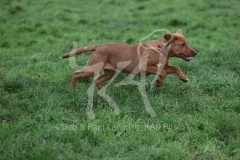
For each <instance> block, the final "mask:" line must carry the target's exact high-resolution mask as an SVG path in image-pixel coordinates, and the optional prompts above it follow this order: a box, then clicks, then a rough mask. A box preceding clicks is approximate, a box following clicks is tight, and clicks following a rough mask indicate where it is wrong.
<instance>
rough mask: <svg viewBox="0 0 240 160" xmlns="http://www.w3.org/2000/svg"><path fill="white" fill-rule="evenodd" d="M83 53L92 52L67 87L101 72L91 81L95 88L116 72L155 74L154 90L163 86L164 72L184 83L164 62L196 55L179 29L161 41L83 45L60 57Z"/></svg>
mask: <svg viewBox="0 0 240 160" xmlns="http://www.w3.org/2000/svg"><path fill="white" fill-rule="evenodd" d="M86 51H95V52H94V53H93V54H91V55H90V57H89V59H88V62H87V64H86V66H85V68H84V69H82V70H79V71H76V72H75V73H74V75H73V78H72V84H71V85H72V87H73V88H76V83H77V81H78V79H80V78H87V77H93V76H94V75H96V74H98V73H99V72H100V71H101V70H103V74H102V75H100V76H99V77H98V78H97V79H96V80H94V83H95V84H96V86H97V87H98V88H102V87H103V85H102V84H103V82H105V81H107V80H110V79H111V78H112V77H113V76H114V73H115V72H116V71H117V72H124V73H131V74H135V75H140V76H145V75H149V74H156V75H158V76H159V79H158V80H157V81H156V86H157V87H159V86H161V85H162V84H163V81H164V78H165V77H166V74H168V73H175V74H177V76H178V77H179V78H180V79H181V80H182V81H183V82H187V81H188V78H187V77H186V76H185V75H184V74H183V72H182V71H181V69H180V68H179V67H177V66H171V65H169V64H168V60H169V58H170V57H178V58H182V59H183V60H185V61H190V60H191V58H190V57H194V56H195V55H196V54H197V52H196V51H195V50H193V49H192V48H191V47H190V46H189V44H188V41H187V40H186V38H185V37H184V36H183V34H182V30H181V29H180V30H178V31H177V32H176V33H175V34H165V35H164V37H163V38H159V39H157V40H152V41H148V42H142V43H139V44H136V45H127V44H118V43H109V44H100V45H93V46H85V47H81V48H78V49H76V50H74V51H72V52H69V53H67V54H65V55H64V56H63V57H62V58H68V57H72V56H75V55H77V54H80V53H82V52H86Z"/></svg>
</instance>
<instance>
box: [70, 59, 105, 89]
mask: <svg viewBox="0 0 240 160" xmlns="http://www.w3.org/2000/svg"><path fill="white" fill-rule="evenodd" d="M103 64H104V63H103V62H101V61H100V62H99V60H98V59H97V58H95V57H94V54H93V55H91V56H90V57H89V59H88V62H87V65H86V67H85V68H84V69H82V70H80V71H76V72H75V73H74V75H73V77H72V83H71V86H72V88H76V83H77V81H78V80H79V79H80V78H88V77H93V76H95V75H97V74H98V73H99V72H100V71H101V70H102V68H103Z"/></svg>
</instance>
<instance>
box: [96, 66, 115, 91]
mask: <svg viewBox="0 0 240 160" xmlns="http://www.w3.org/2000/svg"><path fill="white" fill-rule="evenodd" d="M114 73H115V71H112V70H107V69H104V70H103V74H102V75H100V76H99V77H98V78H97V79H95V80H94V83H95V85H96V86H97V87H98V88H99V89H101V88H102V87H103V85H102V84H103V83H104V82H105V81H108V80H110V79H112V77H113V75H114Z"/></svg>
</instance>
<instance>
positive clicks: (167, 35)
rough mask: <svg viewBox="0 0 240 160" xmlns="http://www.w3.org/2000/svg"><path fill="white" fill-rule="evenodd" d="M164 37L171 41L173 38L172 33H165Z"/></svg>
mask: <svg viewBox="0 0 240 160" xmlns="http://www.w3.org/2000/svg"><path fill="white" fill-rule="evenodd" d="M164 38H165V39H166V40H167V41H169V40H170V39H171V38H172V35H171V34H169V33H166V34H164Z"/></svg>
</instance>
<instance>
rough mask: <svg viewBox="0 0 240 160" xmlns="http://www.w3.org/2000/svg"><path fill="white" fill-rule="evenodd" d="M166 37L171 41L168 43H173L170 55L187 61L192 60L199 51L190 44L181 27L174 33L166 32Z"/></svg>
mask: <svg viewBox="0 0 240 160" xmlns="http://www.w3.org/2000/svg"><path fill="white" fill-rule="evenodd" d="M164 38H165V39H166V40H167V41H168V42H169V43H168V44H167V45H169V44H170V43H172V44H171V48H170V50H169V52H168V56H169V57H178V58H182V59H183V60H185V61H190V60H191V57H194V56H195V55H196V54H197V52H196V51H195V50H194V49H192V48H191V47H190V46H189V44H188V41H187V39H186V38H185V37H184V36H183V34H182V30H181V29H179V30H178V31H177V32H176V33H174V34H169V33H167V34H165V35H164Z"/></svg>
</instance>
